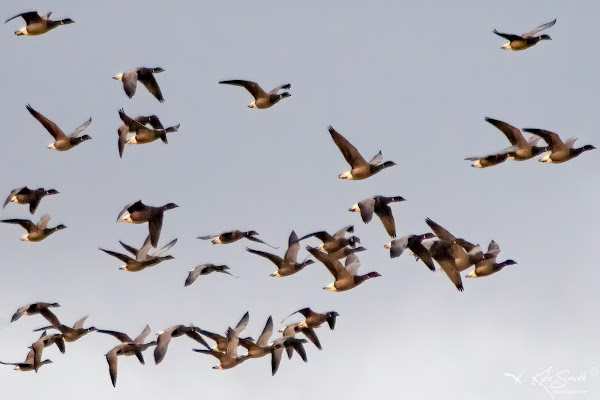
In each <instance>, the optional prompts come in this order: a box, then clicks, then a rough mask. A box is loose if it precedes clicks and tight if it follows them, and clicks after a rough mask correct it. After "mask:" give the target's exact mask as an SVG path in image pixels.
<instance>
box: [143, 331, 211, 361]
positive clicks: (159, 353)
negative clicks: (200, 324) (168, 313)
mask: <svg viewBox="0 0 600 400" xmlns="http://www.w3.org/2000/svg"><path fill="white" fill-rule="evenodd" d="M198 332H199V329H198V328H196V327H195V326H185V325H174V326H172V327H170V328H167V329H165V330H164V331H160V332H158V339H157V344H156V348H155V349H154V362H155V363H156V364H157V365H158V364H160V362H161V361H162V360H163V359H164V358H165V355H166V354H167V347H168V346H169V342H170V341H171V338H174V337H179V336H182V335H186V336H187V337H189V338H191V339H194V340H195V341H196V342H198V343H200V344H201V345H202V346H204V347H206V348H207V349H210V347H209V346H208V343H206V341H205V340H204V339H203V338H202V336H200V333H198Z"/></svg>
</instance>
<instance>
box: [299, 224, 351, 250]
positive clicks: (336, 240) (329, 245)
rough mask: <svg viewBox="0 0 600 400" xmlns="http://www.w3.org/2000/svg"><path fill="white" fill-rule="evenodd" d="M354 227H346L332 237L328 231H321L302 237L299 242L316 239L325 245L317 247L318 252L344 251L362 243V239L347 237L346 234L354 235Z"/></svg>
mask: <svg viewBox="0 0 600 400" xmlns="http://www.w3.org/2000/svg"><path fill="white" fill-rule="evenodd" d="M353 232H354V225H349V226H345V227H343V228H342V229H340V230H338V231H337V232H336V233H334V234H333V236H332V235H330V234H329V233H327V232H326V231H319V232H313V233H309V234H308V235H305V236H302V237H301V238H300V239H298V241H301V240H304V239H307V238H309V237H316V238H317V239H319V240H320V241H321V242H323V244H321V245H320V246H319V247H317V250H320V251H325V252H327V253H335V252H337V251H339V250H342V249H343V248H344V247H346V246H351V247H356V244H357V243H360V239H359V238H358V237H357V236H351V237H349V238H347V237H346V233H353Z"/></svg>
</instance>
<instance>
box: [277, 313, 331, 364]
mask: <svg viewBox="0 0 600 400" xmlns="http://www.w3.org/2000/svg"><path fill="white" fill-rule="evenodd" d="M299 325H300V322H294V323H291V324H289V325H287V326H285V327H283V328H281V329H280V330H279V332H281V333H282V334H283V337H284V338H289V337H294V336H295V335H296V333H302V334H304V336H306V338H307V339H308V340H310V341H311V343H312V344H314V345H315V347H316V348H317V349H319V350H323V347H322V346H321V341H320V340H319V337H318V336H317V334H316V333H315V330H314V329H313V328H308V327H305V328H301V327H300V326H299ZM294 350H295V349H294V347H286V352H287V355H288V358H289V359H291V358H292V354H294ZM298 354H300V353H298ZM302 358H303V359H304V357H302Z"/></svg>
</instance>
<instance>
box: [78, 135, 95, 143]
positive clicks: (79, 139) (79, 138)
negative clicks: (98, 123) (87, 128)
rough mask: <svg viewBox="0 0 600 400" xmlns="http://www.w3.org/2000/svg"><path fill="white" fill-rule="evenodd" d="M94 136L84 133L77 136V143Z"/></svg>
mask: <svg viewBox="0 0 600 400" xmlns="http://www.w3.org/2000/svg"><path fill="white" fill-rule="evenodd" d="M91 138H92V137H91V136H90V135H83V136H79V137H76V138H75V143H81V142H85V141H86V140H90V139H91Z"/></svg>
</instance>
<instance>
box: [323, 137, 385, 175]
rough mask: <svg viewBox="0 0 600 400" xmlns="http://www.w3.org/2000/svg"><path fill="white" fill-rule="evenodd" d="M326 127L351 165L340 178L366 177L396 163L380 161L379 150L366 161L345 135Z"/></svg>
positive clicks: (381, 159)
mask: <svg viewBox="0 0 600 400" xmlns="http://www.w3.org/2000/svg"><path fill="white" fill-rule="evenodd" d="M328 129H329V134H330V135H331V138H332V139H333V141H334V143H335V144H336V145H337V147H338V148H339V149H340V151H341V152H342V155H343V156H344V158H345V159H346V161H347V162H348V164H350V167H352V169H351V170H350V171H348V172H344V173H343V174H340V175H339V178H340V179H350V180H360V179H366V178H369V177H371V176H373V175H375V174H376V173H378V172H379V171H381V170H383V169H385V168H389V167H392V166H394V165H396V163H395V162H393V161H386V162H384V163H382V161H383V156H382V154H381V151H380V152H379V153H377V154H376V155H375V156H374V157H373V158H372V159H371V161H369V162H367V161H366V160H365V159H364V158H363V156H362V155H361V154H360V153H359V152H358V150H356V147H354V146H353V145H352V144H351V143H350V142H349V141H348V140H347V139H346V138H345V137H343V136H342V135H341V134H340V133H339V132H337V131H336V130H335V129H333V127H332V126H329V128H328Z"/></svg>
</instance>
